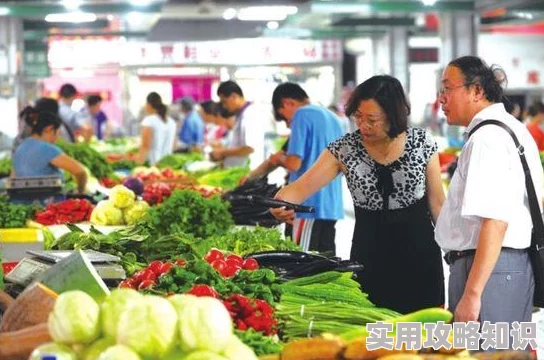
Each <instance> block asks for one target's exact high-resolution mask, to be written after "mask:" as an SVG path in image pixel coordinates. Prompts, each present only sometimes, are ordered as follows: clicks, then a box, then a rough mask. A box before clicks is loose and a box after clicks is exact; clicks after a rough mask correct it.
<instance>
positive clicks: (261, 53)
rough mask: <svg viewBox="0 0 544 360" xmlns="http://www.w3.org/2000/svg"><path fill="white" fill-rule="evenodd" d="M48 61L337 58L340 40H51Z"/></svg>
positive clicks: (198, 61) (274, 61)
mask: <svg viewBox="0 0 544 360" xmlns="http://www.w3.org/2000/svg"><path fill="white" fill-rule="evenodd" d="M48 61H49V66H50V67H51V68H72V67H96V66H111V65H117V66H148V65H166V66H168V65H270V64H280V65H283V64H312V63H339V62H341V61H342V42H341V40H296V39H276V38H263V39H233V40H226V41H205V42H179V43H170V44H165V43H149V42H127V41H126V40H124V39H89V40H84V39H72V40H53V41H51V42H50V44H49V53H48Z"/></svg>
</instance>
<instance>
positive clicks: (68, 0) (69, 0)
mask: <svg viewBox="0 0 544 360" xmlns="http://www.w3.org/2000/svg"><path fill="white" fill-rule="evenodd" d="M81 4H83V1H82V0H64V1H63V2H62V5H64V7H65V8H67V9H68V10H77V9H79V7H80V6H81Z"/></svg>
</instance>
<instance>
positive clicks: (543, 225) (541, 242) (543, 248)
mask: <svg viewBox="0 0 544 360" xmlns="http://www.w3.org/2000/svg"><path fill="white" fill-rule="evenodd" d="M484 125H497V126H499V127H501V128H503V129H504V130H505V131H506V132H508V133H509V134H510V136H511V137H512V140H514V144H516V148H517V149H518V154H519V158H520V159H521V165H522V166H523V172H524V173H525V186H526V188H527V196H528V197H529V209H530V211H531V219H532V221H533V231H532V234H531V247H530V248H529V256H530V258H531V265H532V266H533V273H534V278H535V295H534V298H533V304H534V305H535V306H538V307H544V221H543V220H542V214H541V213H540V207H539V206H538V202H539V200H538V199H537V197H536V191H535V186H534V183H533V178H532V176H531V171H530V170H529V165H528V164H527V159H526V158H525V149H524V148H523V145H521V144H520V143H519V141H518V138H517V137H516V134H514V132H513V131H512V129H510V128H509V127H508V126H507V125H506V124H504V123H502V122H500V121H498V120H484V121H482V122H481V123H479V124H478V125H476V126H475V127H474V129H472V130H471V131H470V133H469V137H470V136H471V135H472V134H473V133H474V132H475V131H476V130H478V129H479V128H481V127H482V126H484Z"/></svg>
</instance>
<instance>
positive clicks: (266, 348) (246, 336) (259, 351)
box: [234, 328, 283, 356]
mask: <svg viewBox="0 0 544 360" xmlns="http://www.w3.org/2000/svg"><path fill="white" fill-rule="evenodd" d="M234 333H235V334H236V336H238V338H239V339H240V340H242V342H243V343H244V344H246V345H247V346H249V347H250V348H252V349H253V351H255V355H257V356H261V355H272V354H279V353H281V350H282V349H283V344H282V343H280V342H278V341H276V340H274V338H273V337H271V336H265V335H263V334H262V333H261V332H259V331H255V330H254V329H252V328H249V329H247V330H244V331H241V330H236V329H235V330H234Z"/></svg>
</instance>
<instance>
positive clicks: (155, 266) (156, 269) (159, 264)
mask: <svg viewBox="0 0 544 360" xmlns="http://www.w3.org/2000/svg"><path fill="white" fill-rule="evenodd" d="M163 265H164V264H163V262H162V261H160V260H155V261H152V262H151V264H149V266H148V267H147V269H148V270H151V271H153V272H154V273H155V274H156V275H160V274H162V273H161V272H160V270H161V267H162V266H163Z"/></svg>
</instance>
